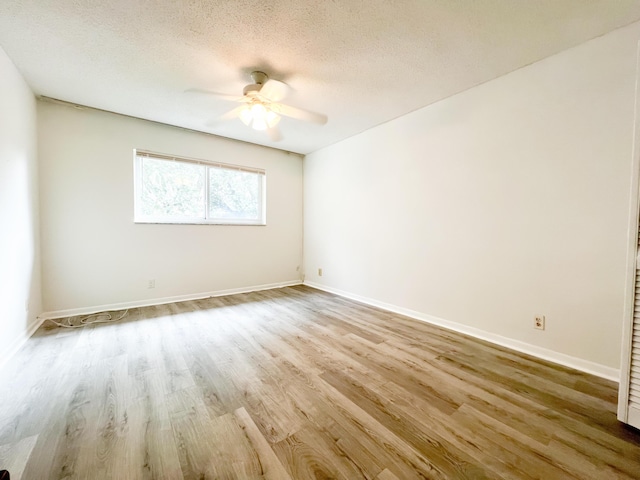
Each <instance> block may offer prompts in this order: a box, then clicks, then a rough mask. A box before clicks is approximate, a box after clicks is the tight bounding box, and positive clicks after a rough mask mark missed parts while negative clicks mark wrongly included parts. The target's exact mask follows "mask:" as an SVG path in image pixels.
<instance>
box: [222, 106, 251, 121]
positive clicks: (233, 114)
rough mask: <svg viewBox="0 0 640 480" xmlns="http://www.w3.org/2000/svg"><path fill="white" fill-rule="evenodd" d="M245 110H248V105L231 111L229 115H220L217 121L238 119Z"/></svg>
mask: <svg viewBox="0 0 640 480" xmlns="http://www.w3.org/2000/svg"><path fill="white" fill-rule="evenodd" d="M245 108H248V107H247V105H240V106H237V107H236V108H234V109H233V110H229V111H228V112H227V113H223V114H222V115H220V116H219V117H218V118H217V120H231V119H232V118H238V117H239V116H240V112H242V111H243V110H244V109H245Z"/></svg>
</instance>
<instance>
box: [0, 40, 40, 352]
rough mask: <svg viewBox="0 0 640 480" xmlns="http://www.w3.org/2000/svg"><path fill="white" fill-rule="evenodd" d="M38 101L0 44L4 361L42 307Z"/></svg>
mask: <svg viewBox="0 0 640 480" xmlns="http://www.w3.org/2000/svg"><path fill="white" fill-rule="evenodd" d="M39 248H40V246H39V233H38V168H37V143H36V101H35V97H34V96H33V93H32V92H31V90H30V88H29V86H28V85H27V84H26V83H25V81H24V80H23V79H22V76H21V75H20V73H18V70H17V69H16V68H15V66H14V65H13V63H12V62H11V60H10V59H9V57H7V55H6V54H5V52H4V50H2V49H1V48H0V306H1V308H2V311H1V312H0V364H2V363H3V362H4V361H5V360H7V359H8V358H9V356H11V355H12V353H13V352H14V351H15V350H16V349H17V348H18V347H19V346H20V345H21V344H22V342H23V341H24V340H25V339H26V338H27V336H28V335H29V333H30V332H31V331H32V330H33V327H35V326H36V315H38V314H39V313H40V311H41V294H40V258H39Z"/></svg>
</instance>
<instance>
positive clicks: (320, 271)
mask: <svg viewBox="0 0 640 480" xmlns="http://www.w3.org/2000/svg"><path fill="white" fill-rule="evenodd" d="M318 276H319V277H321V276H322V269H321V268H319V269H318Z"/></svg>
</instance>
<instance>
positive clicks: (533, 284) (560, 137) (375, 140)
mask: <svg viewBox="0 0 640 480" xmlns="http://www.w3.org/2000/svg"><path fill="white" fill-rule="evenodd" d="M638 38H640V24H634V25H631V26H629V27H626V28H624V29H621V30H618V31H615V32H613V33H611V34H608V35H606V36H604V37H600V38H597V39H595V40H593V41H590V42H588V43H586V44H583V45H581V46H578V47H576V48H573V49H571V50H568V51H565V52H563V53H560V54H558V55H555V56H553V57H551V58H548V59H546V60H544V61H541V62H538V63H535V64H533V65H530V66H528V67H525V68H522V69H520V70H518V71H516V72H513V73H511V74H509V75H506V76H504V77H501V78H498V79H496V80H494V81H491V82H489V83H485V84H483V85H481V86H479V87H476V88H473V89H471V90H468V91H466V92H463V93H461V94H458V95H456V96H454V97H451V98H449V99H446V100H444V101H441V102H439V103H437V104H435V105H432V106H429V107H426V108H423V109H421V110H418V111H415V112H413V113H412V114H410V115H407V116H404V117H401V118H398V119H396V120H393V121H391V122H389V123H386V124H383V125H381V126H379V127H377V128H374V129H372V130H370V131H367V132H364V133H362V134H360V135H358V136H356V137H352V138H350V139H348V140H345V141H343V142H341V143H338V144H336V145H333V146H330V147H328V148H325V149H323V150H320V151H317V152H315V153H313V154H311V155H308V156H307V158H306V159H305V162H304V176H305V182H304V185H305V195H304V202H305V211H304V214H305V232H304V239H305V243H304V245H305V248H304V251H305V260H304V263H305V273H306V281H307V282H309V283H311V284H316V285H319V286H323V287H324V288H329V289H333V290H338V291H341V292H343V293H347V294H350V295H355V296H360V297H363V298H364V299H366V300H368V301H373V302H378V303H386V304H389V305H391V306H394V307H400V308H404V309H409V310H411V311H412V312H414V313H416V314H417V315H418V316H420V315H425V316H428V315H431V316H435V317H439V318H440V319H444V320H445V321H448V322H456V323H458V324H460V326H461V327H463V328H462V329H463V330H467V331H474V329H477V332H486V333H488V334H489V337H491V336H496V335H497V336H502V337H507V338H508V339H510V340H514V341H515V342H514V343H515V344H517V343H518V342H524V343H525V344H528V345H532V346H534V347H536V348H538V349H540V351H552V352H557V353H559V354H561V355H559V357H562V355H565V356H570V357H575V358H577V359H581V360H584V361H585V364H589V363H590V362H593V364H595V365H594V366H595V367H599V366H603V367H604V368H603V369H602V370H601V371H600V373H602V371H604V372H606V371H607V370H608V371H613V372H614V374H615V369H617V368H618V366H619V356H620V343H621V322H622V316H623V297H624V287H625V253H626V238H627V216H628V209H629V188H630V182H631V170H630V167H631V157H632V137H633V106H634V82H635V64H636V44H637V41H638ZM319 267H322V268H323V276H322V277H319V276H318V275H317V269H318V268H319ZM536 314H544V315H546V319H547V329H546V331H538V330H534V329H533V328H532V325H533V317H534V315H536ZM536 348H534V349H529V350H531V351H533V350H536ZM595 370H598V368H595Z"/></svg>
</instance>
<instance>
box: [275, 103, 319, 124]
mask: <svg viewBox="0 0 640 480" xmlns="http://www.w3.org/2000/svg"><path fill="white" fill-rule="evenodd" d="M269 108H271V110H273V111H274V112H276V113H279V114H280V115H284V116H285V117H291V118H295V119H296V120H304V121H306V122H312V123H317V124H319V125H324V124H325V123H327V116H326V115H323V114H322V113H316V112H310V111H308V110H303V109H301V108H297V107H292V106H290V105H285V104H284V103H272V104H271V105H270V106H269Z"/></svg>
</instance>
